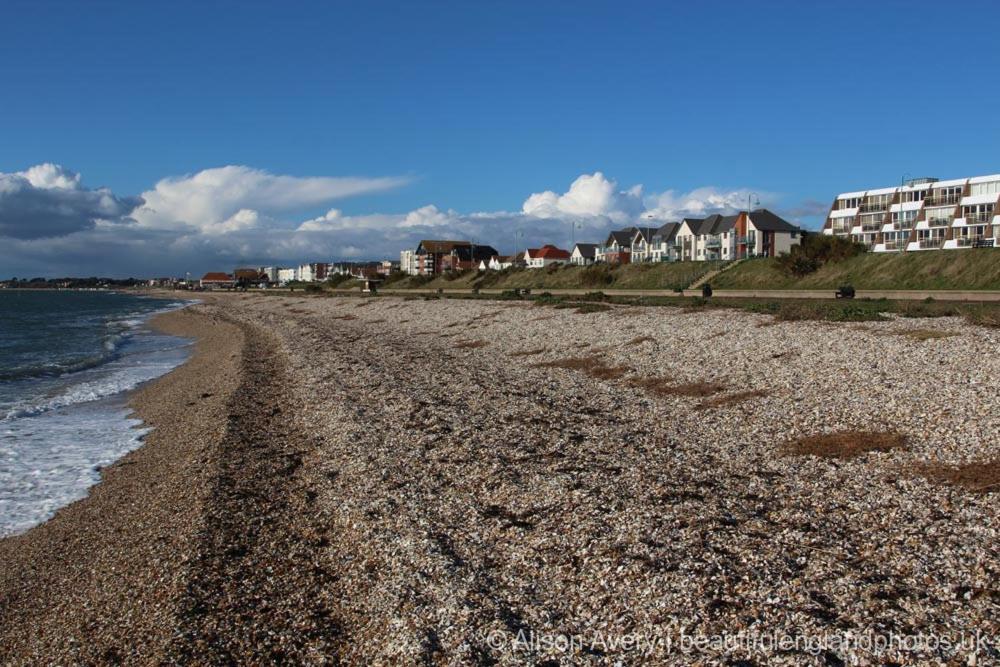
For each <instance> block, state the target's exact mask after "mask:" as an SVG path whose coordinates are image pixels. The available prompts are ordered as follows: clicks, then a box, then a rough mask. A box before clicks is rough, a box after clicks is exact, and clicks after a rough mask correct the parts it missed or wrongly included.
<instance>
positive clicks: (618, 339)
mask: <svg viewBox="0 0 1000 667" xmlns="http://www.w3.org/2000/svg"><path fill="white" fill-rule="evenodd" d="M590 310H592V311H593V312H588V309H586V308H582V309H575V308H554V307H546V306H541V305H538V304H535V303H532V302H530V301H517V300H514V301H499V300H498V301H490V300H472V299H469V300H460V299H436V298H423V297H416V296H413V297H405V298H404V297H397V296H381V297H377V298H360V297H316V296H298V295H290V296H289V295H285V296H275V295H256V294H218V295H206V297H205V299H204V302H203V303H201V304H200V305H197V306H192V307H189V308H186V309H184V310H183V311H178V312H173V313H168V314H165V315H161V316H159V317H158V319H157V322H156V324H157V326H158V327H160V328H161V329H162V330H164V331H166V332H167V333H171V334H175V335H184V336H191V337H194V338H196V339H197V340H198V343H197V344H196V349H195V353H194V355H193V357H192V359H191V360H190V361H189V362H188V363H186V364H185V365H183V366H181V367H180V368H178V369H176V370H174V371H173V372H172V373H170V374H168V375H166V376H164V377H163V378H161V379H159V380H157V381H156V382H154V383H152V384H150V385H147V386H146V387H144V388H143V389H142V390H141V391H140V392H139V393H138V394H137V395H136V397H135V398H134V399H133V406H134V408H135V410H136V416H138V417H139V418H141V419H142V420H143V421H144V422H145V424H146V426H149V427H152V429H153V430H152V431H151V433H150V434H149V435H148V436H147V437H146V439H145V442H144V445H143V446H142V447H141V448H139V449H138V450H136V451H134V452H132V453H130V454H129V455H127V456H125V457H124V458H123V459H121V460H120V461H118V462H117V463H115V464H114V465H112V466H109V467H108V468H106V469H104V470H103V471H102V482H101V484H99V485H98V486H96V487H94V488H92V489H91V492H90V495H89V496H88V497H87V498H85V499H83V500H81V501H79V502H76V503H74V504H72V505H69V506H67V507H65V508H63V509H62V510H60V511H59V512H58V513H57V514H56V516H55V517H54V518H53V519H51V520H50V521H48V522H46V523H45V524H42V525H40V526H38V527H36V528H34V529H32V530H30V531H28V532H26V533H24V534H23V535H18V536H14V537H9V538H6V539H3V540H0V663H3V664H49V663H53V664H71V663H78V664H79V663H83V664H106V663H125V664H154V663H155V664H191V663H211V664H223V663H232V662H239V663H273V662H289V663H292V664H415V663H422V664H511V665H513V664H543V663H546V662H547V661H550V664H567V665H568V664H618V663H622V664H636V663H642V662H651V663H656V664H669V665H690V664H705V665H709V664H723V665H725V664H732V665H839V664H845V665H881V664H948V665H968V664H992V663H994V662H998V661H1000V620H998V619H1000V584H998V582H1000V539H998V532H1000V509H998V505H997V499H998V498H1000V486H998V485H997V482H998V481H1000V480H998V477H997V474H998V473H997V468H998V466H1000V437H998V435H1000V410H998V409H997V407H998V396H1000V391H998V390H1000V354H998V352H997V351H998V350H1000V330H997V329H987V328H982V327H976V326H972V325H970V324H967V323H966V322H964V321H963V320H961V319H959V318H947V317H945V318H936V319H903V318H896V319H891V320H889V321H886V322H865V323H830V322H777V321H775V320H773V319H772V318H771V317H770V316H767V315H758V314H751V313H747V312H737V311H729V310H705V311H698V312H686V311H685V310H683V309H680V308H668V307H661V308H656V307H650V308H640V307H634V306H608V307H606V308H601V309H590ZM920 637H922V638H924V639H919V640H918V639H917V638H920ZM891 638H897V643H896V644H895V645H893V644H892V643H891V641H890V642H889V643H888V644H885V645H883V642H885V641H889V640H891Z"/></svg>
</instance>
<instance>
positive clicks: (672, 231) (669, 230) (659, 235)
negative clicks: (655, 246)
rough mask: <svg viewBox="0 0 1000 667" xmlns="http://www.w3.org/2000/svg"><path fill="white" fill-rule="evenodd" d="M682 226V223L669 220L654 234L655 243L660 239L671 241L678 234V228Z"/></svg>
mask: <svg viewBox="0 0 1000 667" xmlns="http://www.w3.org/2000/svg"><path fill="white" fill-rule="evenodd" d="M680 228H681V223H679V222H668V223H667V224H665V225H663V226H661V227H660V228H659V229H657V230H656V233H655V234H653V242H654V243H655V242H656V241H657V239H659V240H660V242H665V243H670V242H671V241H673V240H674V237H675V236H677V230H678V229H680Z"/></svg>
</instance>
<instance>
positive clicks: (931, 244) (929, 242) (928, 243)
mask: <svg viewBox="0 0 1000 667" xmlns="http://www.w3.org/2000/svg"><path fill="white" fill-rule="evenodd" d="M943 241H944V239H943V238H934V239H920V249H921V250H929V249H931V248H940V247H941V243H942V242H943Z"/></svg>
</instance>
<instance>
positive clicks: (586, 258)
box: [569, 243, 601, 266]
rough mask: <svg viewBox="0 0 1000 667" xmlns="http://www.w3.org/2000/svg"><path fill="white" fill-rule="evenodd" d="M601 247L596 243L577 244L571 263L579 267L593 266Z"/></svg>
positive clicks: (571, 256) (570, 259) (574, 247)
mask: <svg viewBox="0 0 1000 667" xmlns="http://www.w3.org/2000/svg"><path fill="white" fill-rule="evenodd" d="M600 247H601V246H599V245H598V244H596V243H577V244H576V245H575V246H573V254H572V255H570V258H569V261H570V263H571V264H576V265H578V266H587V265H589V264H593V263H594V260H595V258H596V256H597V249H598V248H600Z"/></svg>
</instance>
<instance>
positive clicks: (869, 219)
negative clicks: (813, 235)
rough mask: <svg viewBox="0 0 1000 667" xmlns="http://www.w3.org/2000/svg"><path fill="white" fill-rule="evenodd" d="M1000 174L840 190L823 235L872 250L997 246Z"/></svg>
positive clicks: (998, 240) (920, 180) (928, 179)
mask: <svg viewBox="0 0 1000 667" xmlns="http://www.w3.org/2000/svg"><path fill="white" fill-rule="evenodd" d="M998 213H1000V174H995V175H992V176H974V177H972V178H958V179H954V180H948V181H941V180H938V179H936V178H917V179H913V180H910V181H907V182H906V183H904V184H903V185H901V186H899V187H891V188H878V189H874V190H861V191H858V192H844V193H841V194H839V195H837V198H836V199H835V200H834V201H833V205H832V206H831V207H830V213H829V214H828V215H827V218H826V223H825V224H824V225H823V233H824V234H827V235H832V236H839V237H842V238H849V239H851V240H853V241H856V242H858V243H863V244H865V245H866V246H868V247H869V248H870V249H871V250H872V251H874V252H899V251H904V250H905V251H909V250H953V249H959V248H976V247H989V248H992V247H996V246H998V245H1000V216H998V215H997V214H998Z"/></svg>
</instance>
